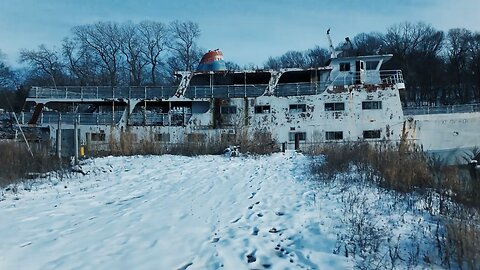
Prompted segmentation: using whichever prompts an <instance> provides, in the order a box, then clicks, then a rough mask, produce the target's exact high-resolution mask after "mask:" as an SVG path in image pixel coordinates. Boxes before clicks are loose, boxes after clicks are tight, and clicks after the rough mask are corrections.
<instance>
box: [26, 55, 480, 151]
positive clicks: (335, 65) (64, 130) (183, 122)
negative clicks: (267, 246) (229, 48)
mask: <svg viewBox="0 0 480 270" xmlns="http://www.w3.org/2000/svg"><path fill="white" fill-rule="evenodd" d="M391 57H392V55H371V56H355V57H339V58H337V57H335V58H332V59H331V60H330V62H329V65H328V66H325V67H319V68H310V69H281V70H252V71H227V70H220V71H198V72H178V73H177V74H176V75H177V76H178V78H179V83H178V85H176V86H164V87H96V86H94V87H87V86H85V87H56V88H47V87H34V88H32V90H31V91H30V93H29V96H28V98H27V101H28V102H34V103H35V106H34V109H33V110H32V111H31V112H25V113H23V114H22V115H21V117H20V118H21V121H22V123H23V124H25V125H27V124H28V125H30V126H32V125H33V126H36V127H39V128H41V129H43V130H46V131H47V133H48V134H49V137H50V140H51V142H52V146H53V147H57V149H58V148H59V146H61V147H60V148H62V151H63V152H64V153H65V154H72V151H74V149H75V148H76V146H74V145H85V146H87V148H89V149H98V148H101V147H105V145H107V144H108V142H109V141H111V140H120V138H121V136H122V134H126V133H128V134H130V135H131V138H133V140H134V141H142V140H149V141H153V142H158V143H172V144H182V143H190V142H200V143H208V142H220V143H225V145H228V144H231V143H235V141H238V140H239V139H240V138H242V139H249V140H255V138H256V137H258V136H264V135H265V134H267V135H268V136H269V137H270V138H271V139H272V142H273V143H275V144H277V145H278V147H281V146H283V147H286V148H287V149H300V150H302V149H305V148H306V147H310V146H311V145H312V144H318V143H325V142H344V141H360V140H362V141H363V140H366V141H383V140H385V141H392V142H398V141H400V140H401V139H402V138H407V139H408V140H411V141H412V142H415V143H416V144H417V145H421V146H423V147H424V148H425V150H430V151H432V150H448V149H455V148H462V149H463V148H469V147H470V148H471V147H473V146H475V145H480V141H479V140H480V139H478V138H480V136H478V134H479V133H480V113H479V112H478V109H479V108H478V107H477V106H473V107H471V111H468V112H462V113H455V114H452V112H448V113H440V114H430V113H428V114H426V113H425V112H424V111H422V110H419V109H416V110H409V111H408V112H407V115H406V116H404V112H403V109H402V106H401V101H400V93H401V91H405V84H404V80H403V76H402V72H401V71H400V70H381V66H382V64H383V63H384V62H385V61H388V60H389V59H390V58H391ZM74 138H76V139H74ZM72 141H75V144H73V143H72Z"/></svg>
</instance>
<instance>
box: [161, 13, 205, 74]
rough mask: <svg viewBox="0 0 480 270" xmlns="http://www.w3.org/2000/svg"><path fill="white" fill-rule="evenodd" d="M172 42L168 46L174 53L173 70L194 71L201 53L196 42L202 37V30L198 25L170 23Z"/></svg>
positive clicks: (188, 22) (170, 61) (171, 62)
mask: <svg viewBox="0 0 480 270" xmlns="http://www.w3.org/2000/svg"><path fill="white" fill-rule="evenodd" d="M170 32H171V36H172V41H171V42H170V43H169V44H168V46H169V48H170V49H171V50H172V51H173V52H174V53H173V58H171V59H170V60H169V64H170V66H171V67H172V68H173V69H178V68H179V67H180V69H184V70H193V69H194V68H193V66H194V64H196V63H198V61H199V60H200V57H201V53H200V51H199V48H198V46H197V43H196V40H197V39H198V38H199V37H200V28H199V26H198V24H197V23H194V22H191V21H186V22H181V21H173V22H171V23H170Z"/></svg>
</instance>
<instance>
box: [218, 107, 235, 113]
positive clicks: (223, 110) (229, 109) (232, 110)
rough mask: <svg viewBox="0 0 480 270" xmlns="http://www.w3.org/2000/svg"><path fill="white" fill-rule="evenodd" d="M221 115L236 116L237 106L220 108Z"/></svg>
mask: <svg viewBox="0 0 480 270" xmlns="http://www.w3.org/2000/svg"><path fill="white" fill-rule="evenodd" d="M220 113H221V114H236V113H237V107H236V106H222V107H221V108H220Z"/></svg>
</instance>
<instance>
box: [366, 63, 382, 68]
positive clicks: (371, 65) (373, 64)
mask: <svg viewBox="0 0 480 270" xmlns="http://www.w3.org/2000/svg"><path fill="white" fill-rule="evenodd" d="M378 63H380V61H367V63H366V64H367V70H376V69H377V66H378Z"/></svg>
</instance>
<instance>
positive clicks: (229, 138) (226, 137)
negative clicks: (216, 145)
mask: <svg viewBox="0 0 480 270" xmlns="http://www.w3.org/2000/svg"><path fill="white" fill-rule="evenodd" d="M220 140H221V142H222V143H235V142H236V140H237V135H236V134H232V133H222V135H221V137H220Z"/></svg>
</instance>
